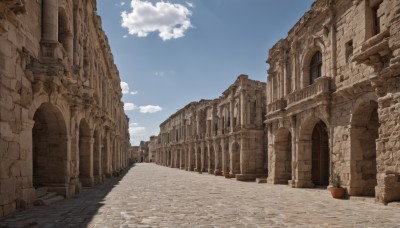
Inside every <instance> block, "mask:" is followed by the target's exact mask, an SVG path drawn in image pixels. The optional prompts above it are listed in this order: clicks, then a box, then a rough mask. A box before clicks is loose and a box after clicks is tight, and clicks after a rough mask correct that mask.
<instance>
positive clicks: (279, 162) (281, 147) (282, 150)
mask: <svg viewBox="0 0 400 228" xmlns="http://www.w3.org/2000/svg"><path fill="white" fill-rule="evenodd" d="M274 151H275V167H274V169H275V170H274V171H275V177H274V183H279V184H287V183H288V181H289V180H291V178H292V134H291V132H290V131H289V130H288V129H287V128H280V129H278V131H277V133H276V134H275V140H274Z"/></svg>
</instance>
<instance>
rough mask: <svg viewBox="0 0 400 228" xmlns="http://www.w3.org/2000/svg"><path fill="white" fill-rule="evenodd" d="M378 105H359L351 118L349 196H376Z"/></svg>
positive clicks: (364, 103)
mask: <svg viewBox="0 0 400 228" xmlns="http://www.w3.org/2000/svg"><path fill="white" fill-rule="evenodd" d="M379 126H380V124H379V117H378V103H377V102H376V101H372V100H371V101H366V102H363V103H360V104H358V106H356V108H355V109H354V112H353V114H352V116H351V128H350V151H351V154H350V188H349V195H353V196H356V195H357V196H374V195H375V186H376V185H377V177H376V175H377V164H376V140H377V139H378V137H379V132H378V130H379Z"/></svg>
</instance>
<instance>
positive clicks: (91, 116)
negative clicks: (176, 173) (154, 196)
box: [0, 0, 130, 217]
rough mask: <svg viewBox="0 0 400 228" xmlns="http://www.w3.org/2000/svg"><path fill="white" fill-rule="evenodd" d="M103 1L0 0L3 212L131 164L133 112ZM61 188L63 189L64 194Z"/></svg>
mask: <svg viewBox="0 0 400 228" xmlns="http://www.w3.org/2000/svg"><path fill="white" fill-rule="evenodd" d="M95 10H96V1H72V0H68V1H61V0H42V1H31V0H29V1H26V0H6V1H0V15H1V16H0V217H1V216H4V215H7V214H9V213H11V212H13V211H15V210H18V209H26V208H29V207H31V206H32V203H33V200H34V198H35V195H36V194H35V189H37V188H39V187H46V189H47V190H48V191H49V192H55V193H57V194H58V195H62V196H64V197H71V196H74V195H75V194H78V193H79V191H80V189H81V187H82V185H83V186H93V185H96V184H98V183H101V182H102V181H103V180H104V179H105V178H106V176H112V175H117V174H118V173H119V172H120V171H121V170H122V169H123V168H124V167H126V166H127V165H128V160H129V158H130V157H129V154H128V147H129V133H128V118H127V116H126V115H125V113H124V110H123V103H122V102H121V96H122V93H121V88H120V78H119V74H118V70H117V68H116V66H115V64H114V61H113V56H112V54H111V50H110V47H109V45H108V40H107V37H106V35H105V33H104V32H103V30H102V28H101V20H100V17H99V16H97V15H96V11H95ZM60 197H61V196H59V198H60Z"/></svg>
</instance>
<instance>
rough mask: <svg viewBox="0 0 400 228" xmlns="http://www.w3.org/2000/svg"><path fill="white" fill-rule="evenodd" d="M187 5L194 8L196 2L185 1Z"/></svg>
mask: <svg viewBox="0 0 400 228" xmlns="http://www.w3.org/2000/svg"><path fill="white" fill-rule="evenodd" d="M185 3H186V5H188V6H189V7H190V8H194V3H193V2H185Z"/></svg>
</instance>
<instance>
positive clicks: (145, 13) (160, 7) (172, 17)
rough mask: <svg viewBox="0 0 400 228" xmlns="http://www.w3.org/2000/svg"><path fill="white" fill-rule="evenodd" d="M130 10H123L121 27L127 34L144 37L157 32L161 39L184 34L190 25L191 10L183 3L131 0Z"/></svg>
mask: <svg viewBox="0 0 400 228" xmlns="http://www.w3.org/2000/svg"><path fill="white" fill-rule="evenodd" d="M131 7H132V12H126V11H123V12H122V13H121V17H122V24H121V26H122V27H125V28H127V29H128V31H129V34H131V35H137V36H138V37H146V36H147V35H148V34H149V33H150V32H158V36H159V37H161V39H162V40H164V41H165V40H170V39H177V38H180V37H183V36H184V33H185V31H186V30H187V29H189V28H190V27H192V24H191V22H190V18H189V16H191V15H192V12H191V11H190V10H189V9H188V8H187V7H186V6H184V5H181V4H173V3H170V2H164V1H160V2H157V3H155V4H153V3H151V2H149V1H146V0H143V1H142V0H132V2H131Z"/></svg>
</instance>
